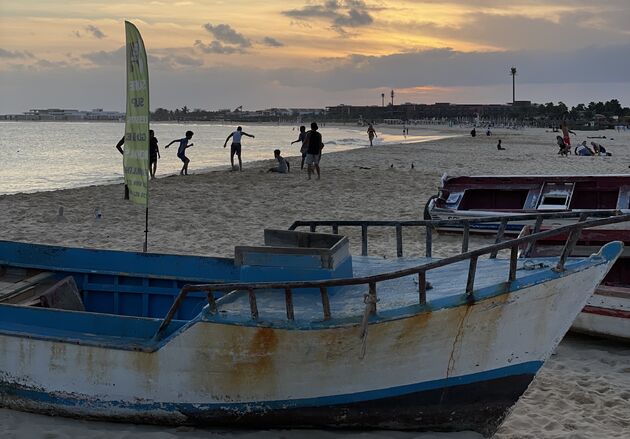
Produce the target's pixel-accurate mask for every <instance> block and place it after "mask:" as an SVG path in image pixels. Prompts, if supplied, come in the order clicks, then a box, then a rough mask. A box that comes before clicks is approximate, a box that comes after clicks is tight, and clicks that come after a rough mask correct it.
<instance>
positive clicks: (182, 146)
mask: <svg viewBox="0 0 630 439" xmlns="http://www.w3.org/2000/svg"><path fill="white" fill-rule="evenodd" d="M193 134H195V133H193V132H192V131H186V137H182V138H181V139H175V140H173V141H172V142H171V143H169V144H168V145H166V146H165V147H164V148H168V147H169V146H171V145H172V144H173V143H175V142H179V148H177V157H179V159H180V160H181V161H182V162H184V166H182V170H181V171H179V175H188V163H190V159H189V158H188V157H186V150H187V149H188V148H190V147H191V146H193V144H192V143H188V141H189V140H190V139H192V136H193Z"/></svg>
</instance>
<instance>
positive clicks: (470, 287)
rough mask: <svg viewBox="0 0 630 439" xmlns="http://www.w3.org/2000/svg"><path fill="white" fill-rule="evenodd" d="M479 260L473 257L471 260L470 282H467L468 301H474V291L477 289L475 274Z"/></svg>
mask: <svg viewBox="0 0 630 439" xmlns="http://www.w3.org/2000/svg"><path fill="white" fill-rule="evenodd" d="M477 259H478V256H472V257H471V258H470V265H469V267H468V280H467V281H466V299H467V300H470V299H472V295H473V290H474V287H475V274H476V272H477Z"/></svg>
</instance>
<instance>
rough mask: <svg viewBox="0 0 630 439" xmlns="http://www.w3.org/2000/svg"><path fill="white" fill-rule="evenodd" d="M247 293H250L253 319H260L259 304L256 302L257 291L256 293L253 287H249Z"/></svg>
mask: <svg viewBox="0 0 630 439" xmlns="http://www.w3.org/2000/svg"><path fill="white" fill-rule="evenodd" d="M247 293H248V294H249V311H250V312H251V314H252V319H254V320H258V305H257V304H256V293H254V289H253V288H248V289H247Z"/></svg>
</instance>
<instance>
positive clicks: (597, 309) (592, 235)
mask: <svg viewBox="0 0 630 439" xmlns="http://www.w3.org/2000/svg"><path fill="white" fill-rule="evenodd" d="M526 229H527V230H526V231H525V232H524V233H523V235H525V234H527V233H531V228H530V227H529V226H528V227H526ZM563 238H566V235H565V236H563V235H557V236H553V237H548V238H546V239H541V240H538V241H537V242H536V245H535V246H533V247H532V248H531V251H530V252H529V255H531V256H535V257H539V256H551V255H559V254H560V253H561V252H562V250H563V245H564V239H563ZM614 240H617V241H622V242H623V243H624V245H630V230H627V229H614V228H606V229H602V228H597V229H587V230H583V231H582V233H581V234H580V237H579V240H578V241H577V244H576V246H575V249H574V250H573V252H572V253H571V255H572V256H580V257H583V256H586V255H589V254H591V252H593V251H596V249H597V248H599V246H600V245H601V244H602V243H606V242H611V241H614ZM571 330H572V331H575V332H581V333H585V334H589V335H595V336H599V337H607V338H613V339H618V340H622V341H625V342H628V341H630V247H627V248H624V251H623V253H622V254H621V256H620V257H619V259H617V261H616V262H615V263H614V264H613V266H612V268H611V270H610V271H609V272H608V274H607V275H606V276H605V277H604V279H603V280H602V283H601V284H600V285H599V286H598V287H597V289H596V290H595V293H594V294H593V296H592V297H591V298H589V299H588V301H587V303H586V306H585V307H584V308H583V309H582V312H581V313H580V314H579V315H578V316H577V318H576V319H575V321H574V322H573V325H571Z"/></svg>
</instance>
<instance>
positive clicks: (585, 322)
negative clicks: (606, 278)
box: [571, 286, 630, 342]
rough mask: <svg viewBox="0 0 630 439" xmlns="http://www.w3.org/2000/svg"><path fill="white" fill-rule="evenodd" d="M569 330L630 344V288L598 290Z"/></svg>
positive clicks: (603, 288)
mask: <svg viewBox="0 0 630 439" xmlns="http://www.w3.org/2000/svg"><path fill="white" fill-rule="evenodd" d="M611 290H612V291H611ZM571 330H572V331H575V332H580V333H583V334H588V335H594V336H599V337H606V338H612V339H616V340H621V341H625V342H630V288H607V287H605V286H602V287H601V288H598V289H597V290H596V291H595V294H593V296H592V297H591V298H590V299H589V300H588V302H587V304H586V306H585V307H584V309H583V310H582V312H581V313H580V314H579V315H578V316H577V318H576V319H575V321H574V322H573V325H572V326H571Z"/></svg>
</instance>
